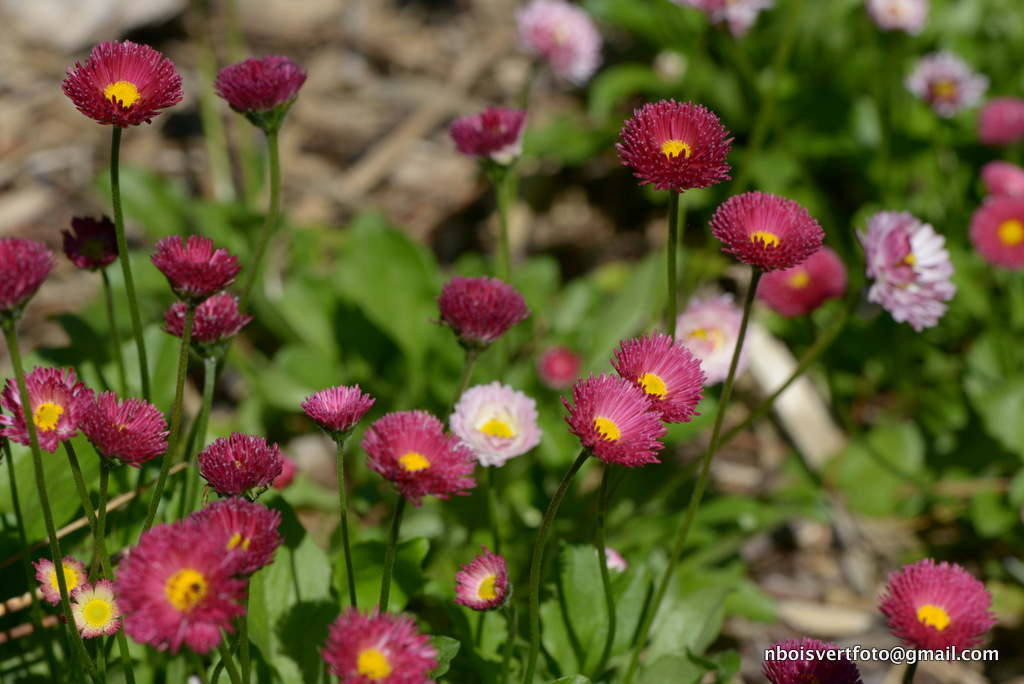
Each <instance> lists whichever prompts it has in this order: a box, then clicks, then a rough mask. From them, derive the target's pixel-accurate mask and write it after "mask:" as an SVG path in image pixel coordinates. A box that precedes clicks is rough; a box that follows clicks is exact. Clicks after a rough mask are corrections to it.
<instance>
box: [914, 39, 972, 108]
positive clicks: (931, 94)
mask: <svg viewBox="0 0 1024 684" xmlns="http://www.w3.org/2000/svg"><path fill="white" fill-rule="evenodd" d="M906 86H907V90H909V91H910V92H912V93H913V94H914V95H916V96H917V97H918V98H920V99H921V100H924V102H926V103H927V104H928V105H929V106H930V107H931V108H932V109H933V110H935V113H936V114H938V115H939V116H941V117H944V118H950V117H952V116H954V115H955V114H956V113H957V112H959V111H960V110H962V109H966V108H967V107H973V106H975V105H976V104H978V102H980V101H981V97H982V95H984V94H985V91H986V90H987V89H988V77H987V76H984V75H982V74H977V73H975V72H974V70H973V69H971V67H969V66H968V65H967V63H966V62H965V61H964V60H963V59H961V58H960V56H959V55H956V54H954V53H952V52H949V51H946V50H943V51H940V52H933V53H930V54H928V55H925V56H924V57H922V58H921V60H920V61H919V62H918V63H917V66H916V67H914V70H913V71H912V72H911V73H910V75H909V76H907V79H906Z"/></svg>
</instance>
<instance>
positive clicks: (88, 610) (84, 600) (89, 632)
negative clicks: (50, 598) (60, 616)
mask: <svg viewBox="0 0 1024 684" xmlns="http://www.w3.org/2000/svg"><path fill="white" fill-rule="evenodd" d="M71 611H72V613H73V614H74V616H75V626H76V627H78V631H80V632H81V633H82V637H83V638H85V639H92V638H93V637H99V636H111V635H113V634H117V630H119V629H121V620H120V617H121V615H122V614H123V613H122V611H121V607H120V606H118V604H117V599H116V598H115V597H114V583H113V582H111V581H110V580H108V579H99V580H96V584H82V585H81V586H80V587H78V588H77V589H76V590H75V594H74V596H72V598H71Z"/></svg>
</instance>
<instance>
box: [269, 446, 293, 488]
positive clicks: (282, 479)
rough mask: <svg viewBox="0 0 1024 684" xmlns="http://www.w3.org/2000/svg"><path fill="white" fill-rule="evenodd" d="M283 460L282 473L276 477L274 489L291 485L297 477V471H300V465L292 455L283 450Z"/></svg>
mask: <svg viewBox="0 0 1024 684" xmlns="http://www.w3.org/2000/svg"><path fill="white" fill-rule="evenodd" d="M281 460H282V461H284V465H283V467H282V468H281V474H280V475H278V476H277V477H276V478H274V484H272V485H271V486H272V487H273V488H274V489H284V488H285V487H287V486H288V485H290V484H291V483H292V480H294V479H295V473H297V472H298V466H296V465H295V461H294V460H293V459H292V458H291V457H290V456H288V455H287V454H285V453H283V452H282V453H281Z"/></svg>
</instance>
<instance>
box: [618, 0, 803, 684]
mask: <svg viewBox="0 0 1024 684" xmlns="http://www.w3.org/2000/svg"><path fill="white" fill-rule="evenodd" d="M796 1H797V2H799V1H800V0H796ZM752 272H753V273H752V276H751V278H750V285H749V287H748V288H747V297H746V299H745V300H744V302H743V321H742V322H741V323H740V331H739V335H738V336H737V338H736V348H735V349H734V350H733V353H732V362H731V363H730V364H729V374H728V375H727V376H726V378H725V384H724V385H723V386H722V398H721V400H720V402H719V404H718V411H717V412H716V413H715V426H714V428H713V429H712V431H711V441H710V442H709V444H708V450H707V452H706V453H705V454H704V458H703V460H702V462H701V471H700V475H699V476H698V478H697V485H696V487H695V488H694V490H693V496H692V497H691V498H690V505H689V507H688V508H687V509H686V517H685V518H684V519H683V525H682V527H681V528H680V529H679V535H678V537H677V538H676V545H675V547H674V548H673V549H672V555H671V556H670V558H669V563H668V567H667V568H665V574H664V576H663V577H662V578H661V582H660V583H659V584H658V590H657V592H655V595H654V600H653V601H652V602H651V605H650V608H649V609H648V610H647V613H646V614H645V615H644V619H643V622H642V623H641V626H640V631H639V633H638V636H637V640H636V644H635V646H634V647H633V656H632V658H631V659H630V662H629V669H628V670H627V671H626V677H625V679H624V680H623V681H624V684H629V683H630V682H631V681H633V675H634V673H635V672H636V667H637V663H639V661H640V652H641V651H643V648H644V644H645V643H646V642H647V634H648V632H650V629H651V624H652V623H653V622H654V617H655V615H657V613H658V607H659V606H660V605H661V602H662V600H663V599H664V598H665V592H666V591H667V590H668V585H669V582H670V581H671V579H672V574H673V573H674V572H675V569H676V566H677V565H678V564H679V560H680V558H681V557H682V555H683V547H684V546H685V545H686V537H687V536H688V535H689V533H690V526H691V525H692V524H693V519H694V517H695V516H696V514H697V508H698V507H699V506H700V500H701V497H703V496H704V489H705V488H706V487H707V484H708V477H709V475H710V472H711V461H712V460H713V459H714V457H715V452H716V451H717V450H718V445H719V436H720V435H721V432H722V423H723V421H724V420H725V411H726V409H727V408H728V407H729V398H730V397H731V396H732V387H733V382H734V381H735V379H736V368H737V366H738V365H739V360H740V353H741V351H742V350H743V340H744V338H745V337H746V334H747V325H748V324H749V323H750V312H751V310H752V309H753V305H754V293H755V292H757V283H758V281H759V280H760V279H761V270H760V269H758V268H757V267H754V268H752Z"/></svg>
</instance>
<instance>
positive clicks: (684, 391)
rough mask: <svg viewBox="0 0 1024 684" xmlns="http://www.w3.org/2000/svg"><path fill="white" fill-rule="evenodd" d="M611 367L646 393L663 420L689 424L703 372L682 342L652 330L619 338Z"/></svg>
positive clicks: (701, 390)
mask: <svg viewBox="0 0 1024 684" xmlns="http://www.w3.org/2000/svg"><path fill="white" fill-rule="evenodd" d="M612 367H613V368H615V370H616V372H618V374H619V375H621V376H622V377H623V378H625V379H626V380H628V381H629V382H631V383H633V384H634V385H636V386H637V387H639V388H640V389H642V390H643V391H644V392H645V393H646V394H647V398H648V400H649V401H650V403H651V409H652V410H654V411H656V412H658V413H660V414H661V419H662V420H664V421H665V422H666V423H689V422H690V419H691V418H693V417H694V416H699V415H700V414H699V413H697V410H696V409H697V404H699V403H700V400H701V399H702V398H703V397H704V373H703V372H702V371H701V369H700V361H699V360H698V359H696V358H694V356H693V354H692V353H691V352H690V350H689V349H687V348H686V347H684V346H683V343H682V342H679V341H677V340H673V339H672V338H671V337H669V336H668V335H661V334H658V333H654V334H652V335H650V336H644V337H639V338H636V339H632V340H622V341H621V342H620V343H619V348H618V349H616V350H615V358H614V359H612Z"/></svg>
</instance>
